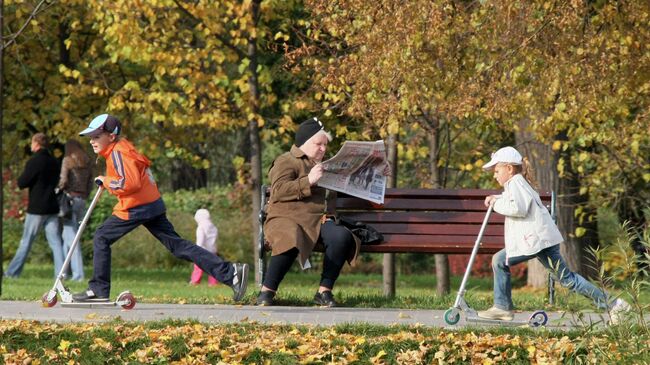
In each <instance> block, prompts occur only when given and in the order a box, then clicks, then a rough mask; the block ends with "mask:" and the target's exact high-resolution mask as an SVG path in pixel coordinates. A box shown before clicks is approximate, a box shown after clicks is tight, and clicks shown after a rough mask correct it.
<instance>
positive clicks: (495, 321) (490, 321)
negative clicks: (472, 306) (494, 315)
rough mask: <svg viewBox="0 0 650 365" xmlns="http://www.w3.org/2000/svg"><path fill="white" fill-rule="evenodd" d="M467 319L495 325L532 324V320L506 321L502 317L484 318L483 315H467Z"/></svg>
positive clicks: (516, 325) (515, 325) (514, 325)
mask: <svg viewBox="0 0 650 365" xmlns="http://www.w3.org/2000/svg"><path fill="white" fill-rule="evenodd" d="M465 321H467V322H473V323H485V324H494V325H503V326H512V327H518V326H530V321H521V320H514V319H513V320H512V321H505V320H502V319H487V318H482V317H474V316H471V317H469V316H467V317H465Z"/></svg>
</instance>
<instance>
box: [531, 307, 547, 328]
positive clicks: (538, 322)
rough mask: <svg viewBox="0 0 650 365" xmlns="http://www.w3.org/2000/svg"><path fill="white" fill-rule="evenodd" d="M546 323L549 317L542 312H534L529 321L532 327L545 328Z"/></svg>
mask: <svg viewBox="0 0 650 365" xmlns="http://www.w3.org/2000/svg"><path fill="white" fill-rule="evenodd" d="M546 322H548V315H547V314H546V312H544V311H542V310H539V311H535V312H533V314H532V315H531V316H530V318H529V319H528V325H529V326H531V327H540V326H544V325H545V324H546Z"/></svg>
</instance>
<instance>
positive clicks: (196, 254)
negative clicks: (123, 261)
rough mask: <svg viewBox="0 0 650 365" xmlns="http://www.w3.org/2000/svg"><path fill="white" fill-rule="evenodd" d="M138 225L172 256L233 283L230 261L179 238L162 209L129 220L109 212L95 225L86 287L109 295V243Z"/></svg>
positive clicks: (135, 260)
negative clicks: (90, 272) (89, 271)
mask: <svg viewBox="0 0 650 365" xmlns="http://www.w3.org/2000/svg"><path fill="white" fill-rule="evenodd" d="M140 225H143V226H144V227H145V228H147V229H148V230H149V232H151V234H153V235H154V237H156V238H157V239H158V241H160V243H162V244H163V245H164V246H165V248H167V249H168V250H169V251H170V252H171V253H172V254H173V255H174V256H176V257H178V258H180V259H184V260H187V261H191V262H193V263H195V264H196V265H197V266H199V267H200V268H201V270H203V271H205V272H207V273H209V274H210V275H212V276H214V277H215V278H216V279H217V280H219V281H220V282H222V283H224V284H227V285H230V284H231V283H232V279H233V276H234V273H235V270H234V268H233V266H232V264H231V263H229V262H228V261H225V260H223V259H222V258H221V257H219V256H217V255H215V254H213V253H211V252H210V251H207V250H205V249H203V248H201V247H199V246H197V245H196V244H195V243H193V242H190V241H188V240H185V239H183V238H181V237H180V236H179V235H178V233H176V231H175V230H174V226H172V224H171V222H169V220H168V219H167V215H166V214H165V213H163V214H160V215H158V216H156V217H153V218H147V219H130V220H123V219H120V218H118V217H116V216H110V217H109V218H108V219H106V221H104V223H103V224H102V225H101V226H99V228H97V231H95V238H94V240H93V250H94V251H93V266H94V270H93V277H92V279H90V281H89V282H88V288H89V289H91V290H92V291H93V292H94V293H95V295H97V296H98V297H108V296H109V294H110V291H111V245H112V244H113V243H115V241H117V240H119V239H120V238H122V236H124V235H126V234H127V233H129V232H131V231H132V230H134V229H135V228H137V227H138V226H140ZM133 260H134V265H137V260H138V258H137V257H134V258H133Z"/></svg>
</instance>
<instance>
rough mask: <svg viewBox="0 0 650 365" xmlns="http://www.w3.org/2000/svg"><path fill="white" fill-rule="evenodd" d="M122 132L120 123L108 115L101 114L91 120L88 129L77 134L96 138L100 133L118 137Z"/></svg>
mask: <svg viewBox="0 0 650 365" xmlns="http://www.w3.org/2000/svg"><path fill="white" fill-rule="evenodd" d="M121 131H122V124H121V123H120V121H119V120H118V119H117V118H116V117H114V116H112V115H110V114H102V115H98V116H96V117H95V119H93V120H92V121H91V122H90V124H89V125H88V128H86V129H84V130H83V131H81V132H80V133H79V135H80V136H88V137H96V136H98V135H100V134H101V133H102V132H108V133H111V134H115V135H119V134H120V132H121Z"/></svg>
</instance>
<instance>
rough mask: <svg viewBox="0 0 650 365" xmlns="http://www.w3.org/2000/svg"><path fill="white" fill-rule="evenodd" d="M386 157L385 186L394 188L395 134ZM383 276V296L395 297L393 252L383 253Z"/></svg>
mask: <svg viewBox="0 0 650 365" xmlns="http://www.w3.org/2000/svg"><path fill="white" fill-rule="evenodd" d="M386 149H387V150H386V158H387V159H388V163H389V164H390V168H391V174H390V176H388V181H386V187H388V188H394V187H396V186H397V184H396V183H397V134H396V133H394V134H393V133H391V134H390V135H389V136H388V145H387V147H386ZM382 273H383V278H384V296H385V297H387V298H393V297H395V254H394V253H385V254H384V262H383V265H382Z"/></svg>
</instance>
